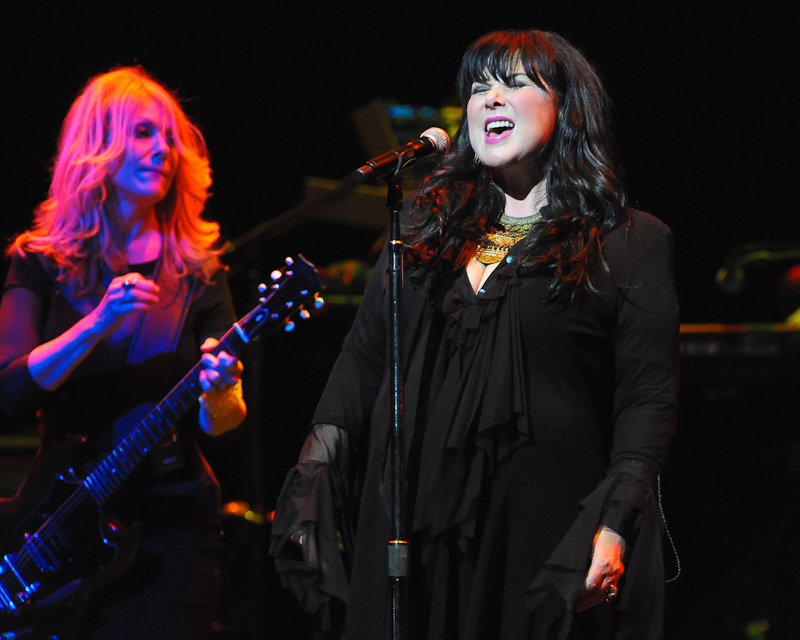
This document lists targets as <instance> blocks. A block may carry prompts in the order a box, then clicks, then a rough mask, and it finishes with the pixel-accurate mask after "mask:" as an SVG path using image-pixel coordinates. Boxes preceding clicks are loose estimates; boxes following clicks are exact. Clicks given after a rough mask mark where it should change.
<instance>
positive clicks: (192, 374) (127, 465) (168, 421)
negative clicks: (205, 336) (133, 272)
mask: <svg viewBox="0 0 800 640" xmlns="http://www.w3.org/2000/svg"><path fill="white" fill-rule="evenodd" d="M247 341H248V338H247V336H246V335H245V334H244V333H243V332H241V330H240V329H239V325H238V323H237V324H234V325H233V327H231V328H230V329H229V330H228V332H227V333H226V334H225V335H224V336H223V337H222V338H221V339H220V341H219V344H218V345H217V347H216V348H215V349H214V350H213V351H212V353H213V354H214V355H215V356H218V355H219V354H220V352H222V351H226V352H228V353H230V354H233V355H237V354H238V353H240V352H241V350H242V348H243V347H244V345H245V344H246V343H247ZM201 369H202V364H201V363H200V362H198V363H197V364H196V365H194V367H192V369H191V370H190V371H189V373H187V374H186V375H185V376H184V377H183V378H182V379H181V381H180V382H179V383H178V384H176V385H175V386H174V387H173V388H172V391H170V392H169V393H168V394H167V395H166V396H165V397H164V399H163V400H161V402H159V403H158V404H157V405H156V406H155V408H153V410H152V411H151V412H150V413H149V414H148V415H147V417H145V418H144V420H142V421H141V422H140V423H139V424H138V425H137V426H136V428H134V429H133V430H132V431H131V432H130V433H128V435H126V436H125V437H124V438H123V439H122V441H121V442H120V443H119V444H118V445H117V446H116V447H115V448H114V450H113V451H112V452H111V453H110V454H109V455H108V456H106V457H105V458H104V459H103V461H102V462H100V464H99V465H97V468H96V469H95V470H94V471H92V473H90V474H89V475H88V476H87V477H86V479H85V480H84V481H83V486H84V487H85V488H86V490H87V491H88V492H89V494H90V495H91V496H92V498H93V499H94V501H95V502H96V503H97V504H98V505H103V504H105V502H106V501H107V500H108V499H109V498H110V497H111V496H112V495H113V494H114V493H115V492H116V490H117V489H118V488H119V487H120V485H121V484H122V483H123V482H124V481H125V480H126V479H127V478H128V476H130V474H131V473H132V472H133V471H134V469H136V468H137V467H138V466H139V464H140V463H141V462H142V461H143V460H144V458H145V457H146V456H147V455H148V454H149V453H150V451H151V450H152V449H153V447H155V446H156V445H157V444H158V443H159V442H161V440H163V439H164V436H166V434H167V433H168V432H169V431H170V430H171V429H172V428H173V427H174V426H175V425H176V424H177V423H178V421H179V420H180V419H181V418H182V417H183V416H184V415H186V413H187V412H188V411H189V409H191V408H192V407H193V406H194V404H195V402H197V399H198V398H199V397H200V395H201V394H202V393H203V390H202V387H201V386H200V371H201Z"/></svg>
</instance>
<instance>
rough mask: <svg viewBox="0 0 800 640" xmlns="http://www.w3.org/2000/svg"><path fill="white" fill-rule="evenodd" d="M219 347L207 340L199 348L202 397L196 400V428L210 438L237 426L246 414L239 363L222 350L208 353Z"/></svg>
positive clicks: (213, 341)
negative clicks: (198, 419) (198, 415)
mask: <svg viewBox="0 0 800 640" xmlns="http://www.w3.org/2000/svg"><path fill="white" fill-rule="evenodd" d="M218 344H219V342H218V341H217V340H215V339H214V338H207V339H206V341H205V342H204V343H203V344H202V346H201V347H200V350H201V351H202V352H203V356H202V358H201V359H200V362H201V364H202V368H201V370H200V386H201V387H202V389H203V395H202V397H201V399H200V405H201V407H202V408H201V410H200V426H201V427H202V429H203V431H205V432H206V433H209V434H211V435H220V434H222V433H225V432H226V431H230V430H231V429H233V428H235V427H238V426H239V425H240V424H241V422H242V420H244V418H245V416H246V415H247V407H246V406H245V404H244V400H243V399H242V380H241V376H242V370H243V368H244V367H243V366H242V363H241V362H240V361H239V360H238V359H237V358H236V357H235V356H232V355H230V354H229V353H227V352H225V351H222V352H220V354H219V355H218V356H215V355H214V354H213V353H211V352H212V351H213V350H214V349H215V348H216V346H217V345H218Z"/></svg>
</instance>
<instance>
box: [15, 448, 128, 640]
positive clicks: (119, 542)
mask: <svg viewBox="0 0 800 640" xmlns="http://www.w3.org/2000/svg"><path fill="white" fill-rule="evenodd" d="M88 448H89V447H88V445H87V444H86V442H85V440H84V439H83V438H81V437H71V438H68V439H66V440H64V441H62V442H59V443H57V444H55V445H53V446H51V447H50V448H48V449H45V450H41V451H40V452H39V453H38V454H37V456H36V458H35V460H34V463H33V466H32V467H31V470H30V473H29V474H28V476H27V478H26V479H25V482H24V483H23V485H22V486H21V487H20V489H19V491H18V492H17V494H16V496H14V497H13V498H11V499H7V500H0V557H2V558H5V557H6V556H7V555H8V554H10V555H12V556H14V555H16V554H15V552H17V551H19V550H20V549H22V548H23V546H24V545H25V543H26V541H28V540H29V538H30V536H31V535H34V534H35V533H36V532H37V531H39V530H40V529H42V527H43V526H46V527H47V530H48V532H49V535H50V542H49V543H48V544H47V546H46V550H44V551H43V552H42V554H41V558H39V562H36V561H33V559H32V561H28V562H18V563H16V566H14V568H13V569H12V568H11V566H10V565H9V564H8V563H6V562H5V561H3V562H2V563H1V564H0V589H4V591H5V593H6V594H14V593H19V592H20V591H22V590H24V587H23V585H24V584H28V585H31V584H33V585H37V586H36V591H37V592H41V593H43V594H47V595H46V596H44V597H42V598H41V599H38V600H35V601H31V602H30V603H24V602H19V599H17V608H16V610H14V612H13V615H11V616H0V640H2V639H3V638H5V637H9V638H10V637H18V638H26V637H30V638H35V637H36V638H38V637H43V638H47V637H50V636H52V635H53V633H57V631H56V630H55V629H53V630H52V633H51V632H50V631H49V630H48V631H44V630H43V626H44V627H46V626H47V624H46V622H44V623H42V622H41V621H40V618H42V617H44V618H50V619H52V622H54V623H55V622H56V621H55V618H62V617H64V616H69V610H71V609H73V608H74V607H75V605H78V607H77V608H78V609H80V606H79V605H80V604H81V603H82V600H83V598H84V597H85V596H86V595H87V594H88V593H89V592H90V591H92V590H94V589H96V588H98V587H99V586H101V585H103V584H107V583H108V582H110V581H112V580H114V579H116V578H117V577H119V576H120V575H122V574H123V573H124V571H125V569H127V567H128V566H129V565H130V563H131V561H132V560H133V557H134V556H135V555H136V551H137V549H138V543H139V538H140V528H139V527H138V526H133V527H124V526H123V525H122V524H121V523H119V522H118V521H116V520H115V519H114V518H113V517H112V516H110V515H107V514H106V513H105V512H104V510H103V509H101V508H98V507H97V505H96V504H93V502H92V501H91V500H86V499H84V500H79V499H77V498H78V497H79V496H78V494H79V493H80V492H79V491H78V490H79V488H80V487H81V481H82V478H79V477H77V476H76V474H75V472H74V469H75V468H79V467H80V465H81V463H82V462H83V461H85V460H86V457H87V455H88V454H89V452H88ZM76 492H78V494H76ZM70 502H71V503H72V504H73V505H75V506H73V508H72V509H70V517H69V518H63V519H59V518H58V517H57V516H56V517H53V516H54V514H56V513H57V512H58V511H59V509H61V508H62V507H63V505H65V503H70ZM43 562H44V564H46V565H47V566H48V568H50V567H52V568H53V569H54V570H52V571H49V570H48V571H42V570H41V565H42V563H43ZM17 574H19V576H18V575H17ZM20 578H22V581H20ZM31 595H34V594H31ZM34 618H35V619H36V621H37V623H36V625H31V622H32V620H33V619H34ZM58 624H59V627H58V629H61V625H62V624H63V621H59V622H58ZM34 628H35V630H36V635H32V634H33V631H34ZM26 631H27V633H26ZM9 632H14V633H16V634H17V635H16V636H11V635H8V636H6V634H7V633H9ZM48 634H49V635H48Z"/></svg>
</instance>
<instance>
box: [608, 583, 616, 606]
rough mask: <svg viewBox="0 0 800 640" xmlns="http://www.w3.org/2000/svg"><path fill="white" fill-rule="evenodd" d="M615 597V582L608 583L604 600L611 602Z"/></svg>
mask: <svg viewBox="0 0 800 640" xmlns="http://www.w3.org/2000/svg"><path fill="white" fill-rule="evenodd" d="M616 597H617V585H615V584H612V585H609V586H608V589H606V602H611V601H612V600H613V599H614V598H616Z"/></svg>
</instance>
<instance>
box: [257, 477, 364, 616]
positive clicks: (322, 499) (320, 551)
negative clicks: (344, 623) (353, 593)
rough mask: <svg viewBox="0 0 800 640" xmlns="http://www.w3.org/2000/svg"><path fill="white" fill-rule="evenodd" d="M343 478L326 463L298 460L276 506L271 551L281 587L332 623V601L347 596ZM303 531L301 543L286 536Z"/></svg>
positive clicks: (348, 534)
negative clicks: (299, 544) (297, 543)
mask: <svg viewBox="0 0 800 640" xmlns="http://www.w3.org/2000/svg"><path fill="white" fill-rule="evenodd" d="M351 514H352V511H351V508H350V498H349V493H348V487H347V482H346V480H345V478H344V476H343V474H342V473H341V472H340V471H339V470H338V469H337V468H336V466H335V465H331V464H328V463H325V462H319V461H308V462H300V463H298V464H297V465H296V466H295V467H293V468H292V469H291V470H290V471H289V474H288V476H287V478H286V482H285V483H284V485H283V489H282V490H281V494H280V497H279V498H278V503H277V507H276V510H275V519H274V521H273V525H272V541H271V545H270V549H269V553H270V555H271V556H272V557H273V558H274V559H275V568H276V570H277V572H278V575H279V576H280V579H281V583H282V585H283V586H284V588H286V589H288V590H289V591H291V592H292V593H293V594H294V595H295V597H296V598H297V600H298V602H299V603H300V605H301V606H302V607H303V608H304V609H305V610H306V611H308V612H309V613H319V614H320V615H321V621H322V626H323V628H325V629H327V628H330V626H331V607H330V604H331V600H332V599H334V598H335V599H337V600H340V601H342V602H344V603H346V602H347V596H348V568H349V566H350V559H351V558H352V541H353V531H354V522H353V518H352V515H351ZM297 531H300V532H302V534H303V544H302V546H301V547H299V546H298V545H296V544H295V543H294V542H292V541H291V540H290V537H291V536H292V534H294V533H295V532H297Z"/></svg>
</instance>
